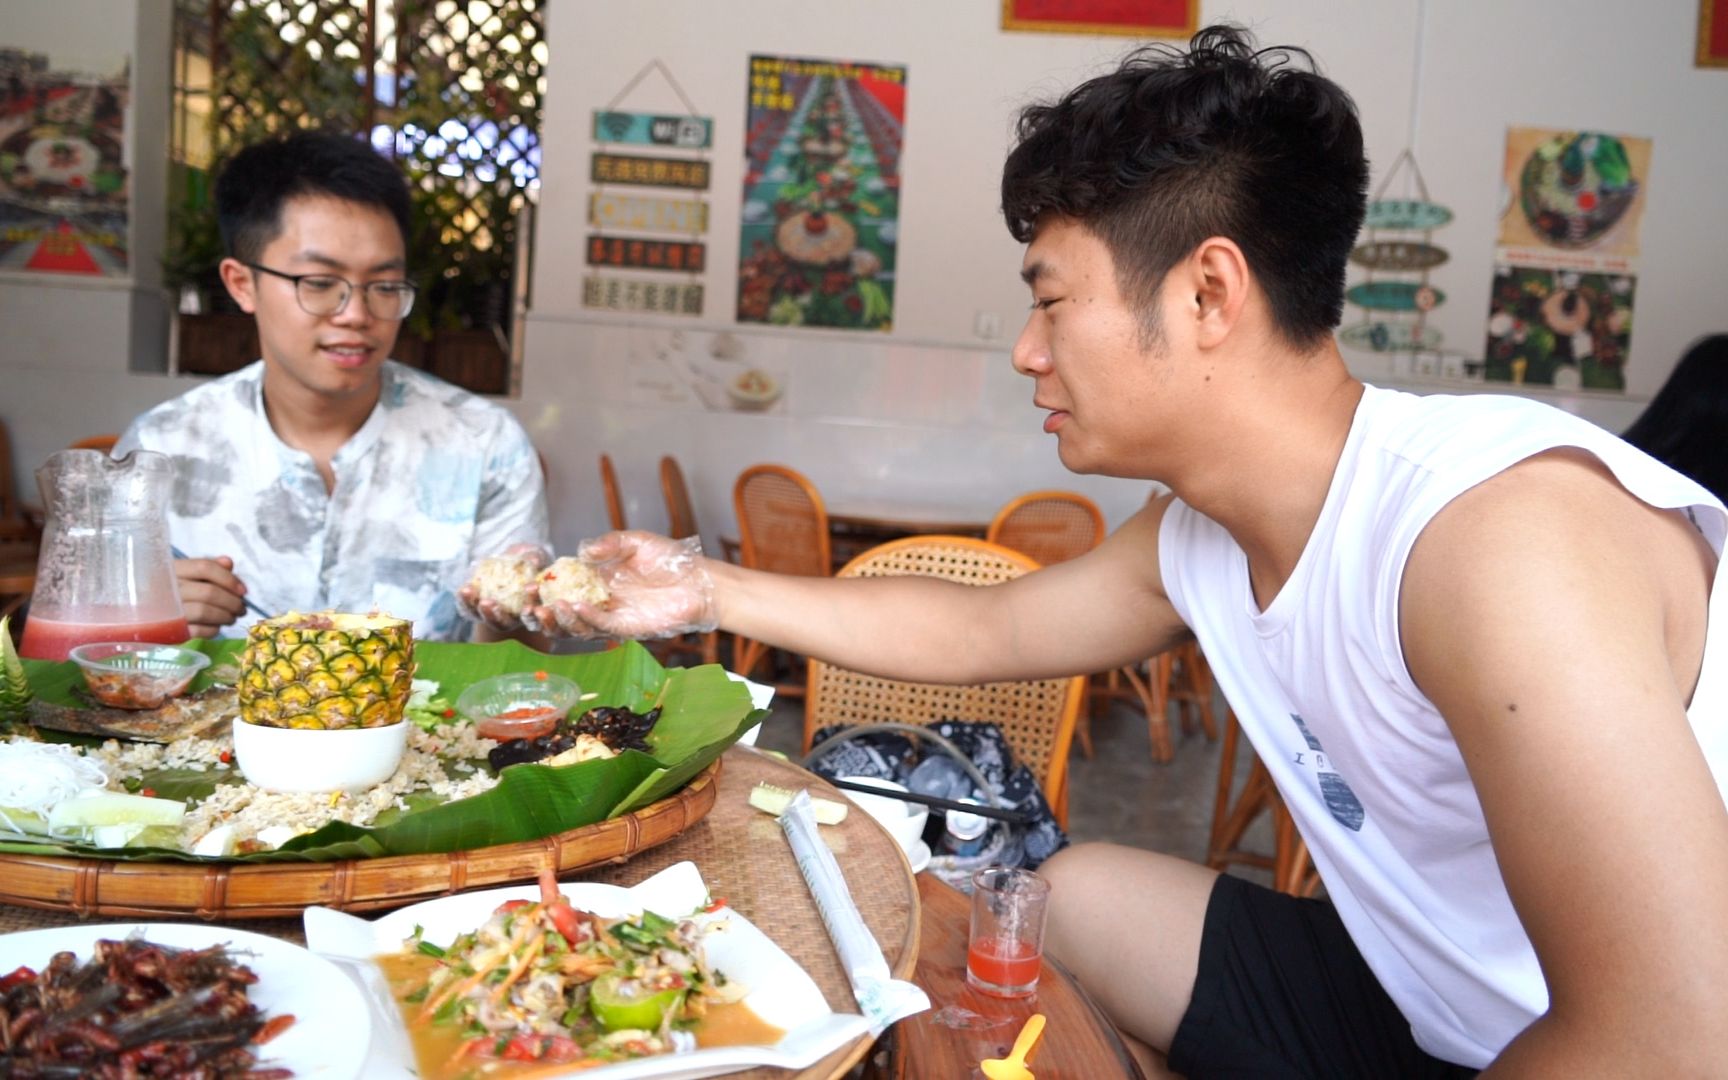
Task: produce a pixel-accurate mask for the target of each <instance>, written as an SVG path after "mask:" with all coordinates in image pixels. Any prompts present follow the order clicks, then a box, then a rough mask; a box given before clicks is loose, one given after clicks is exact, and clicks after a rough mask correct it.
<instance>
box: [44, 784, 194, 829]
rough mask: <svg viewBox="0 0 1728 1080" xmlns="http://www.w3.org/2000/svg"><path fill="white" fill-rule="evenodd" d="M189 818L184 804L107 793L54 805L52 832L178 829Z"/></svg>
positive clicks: (118, 793)
mask: <svg viewBox="0 0 1728 1080" xmlns="http://www.w3.org/2000/svg"><path fill="white" fill-rule="evenodd" d="M185 816H186V804H185V803H183V802H176V801H175V800H173V799H152V798H150V797H148V796H145V795H128V794H126V793H125V792H120V791H103V792H98V793H96V794H94V795H81V796H79V797H78V798H75V799H65V800H63V801H61V802H58V803H56V804H54V809H52V810H50V811H48V828H49V829H50V830H52V831H54V832H56V833H59V832H62V831H65V830H71V829H93V828H96V827H97V826H101V825H178V824H180V819H181V818H183V817H185Z"/></svg>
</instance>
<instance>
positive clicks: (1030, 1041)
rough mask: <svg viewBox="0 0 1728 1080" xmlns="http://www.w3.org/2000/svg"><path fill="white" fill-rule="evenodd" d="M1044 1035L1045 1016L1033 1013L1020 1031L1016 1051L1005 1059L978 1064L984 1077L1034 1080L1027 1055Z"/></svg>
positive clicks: (996, 1079) (1015, 1041) (985, 1060)
mask: <svg viewBox="0 0 1728 1080" xmlns="http://www.w3.org/2000/svg"><path fill="white" fill-rule="evenodd" d="M1043 1034H1044V1014H1043V1013H1033V1014H1032V1015H1031V1016H1029V1017H1027V1018H1026V1026H1025V1027H1023V1028H1021V1029H1020V1037H1019V1038H1017V1039H1015V1040H1014V1051H1013V1053H1011V1054H1009V1055H1008V1056H1007V1057H1005V1058H985V1059H984V1060H983V1061H980V1062H979V1063H978V1067H979V1068H980V1069H983V1070H984V1075H985V1076H987V1077H989V1078H990V1080H1032V1070H1031V1069H1028V1068H1027V1067H1026V1055H1028V1054H1030V1053H1031V1052H1032V1048H1033V1047H1034V1046H1036V1045H1037V1044H1038V1037H1039V1036H1040V1035H1043Z"/></svg>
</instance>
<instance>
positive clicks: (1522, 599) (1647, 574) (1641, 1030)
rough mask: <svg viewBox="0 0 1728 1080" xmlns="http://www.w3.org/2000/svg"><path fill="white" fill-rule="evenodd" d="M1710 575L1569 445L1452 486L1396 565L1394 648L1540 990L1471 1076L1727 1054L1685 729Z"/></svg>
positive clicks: (1666, 519)
mask: <svg viewBox="0 0 1728 1080" xmlns="http://www.w3.org/2000/svg"><path fill="white" fill-rule="evenodd" d="M1714 565H1715V558H1714V556H1713V555H1712V554H1711V553H1710V552H1709V550H1708V549H1707V548H1706V547H1705V546H1704V544H1703V542H1702V540H1701V539H1700V538H1699V537H1698V535H1697V532H1696V530H1695V529H1693V528H1692V526H1691V525H1690V524H1689V523H1688V522H1686V520H1685V519H1684V518H1683V517H1682V516H1681V515H1679V514H1677V513H1673V512H1664V511H1658V510H1654V509H1652V508H1650V507H1648V506H1646V505H1644V504H1642V503H1640V502H1638V501H1637V500H1635V499H1634V498H1632V497H1631V496H1630V495H1629V494H1627V493H1626V492H1625V491H1624V490H1623V489H1622V488H1620V486H1619V485H1618V483H1617V482H1616V481H1615V480H1614V479H1613V478H1612V476H1611V475H1610V474H1608V473H1607V471H1606V470H1605V469H1604V468H1602V467H1601V466H1600V465H1599V464H1598V463H1596V462H1595V461H1594V459H1591V458H1587V457H1586V456H1584V455H1581V454H1578V453H1576V452H1559V453H1552V454H1547V455H1543V456H1541V457H1538V458H1534V459H1531V460H1529V461H1526V462H1524V463H1522V464H1520V465H1518V466H1516V467H1514V468H1512V469H1510V470H1508V471H1507V472H1505V473H1503V474H1501V475H1500V476H1498V477H1495V478H1494V479H1492V480H1490V481H1488V482H1486V483H1484V484H1482V485H1481V486H1479V487H1478V488H1476V489H1473V490H1472V491H1470V492H1467V493H1465V494H1464V495H1463V496H1461V497H1460V498H1459V499H1457V500H1456V501H1455V502H1453V503H1452V504H1451V505H1450V506H1448V507H1447V508H1446V509H1445V510H1444V511H1442V512H1441V513H1440V514H1439V515H1438V516H1437V517H1436V518H1435V520H1434V521H1433V522H1432V523H1431V524H1430V525H1429V527H1428V528H1427V530H1426V531H1425V532H1424V533H1423V535H1422V537H1421V538H1420V539H1419V540H1418V542H1417V544H1416V547H1415V550H1414V551H1413V552H1412V555H1411V558H1410V563H1409V567H1408V570H1407V572H1406V574H1405V579H1404V585H1403V594H1402V611H1401V627H1402V632H1403V638H1404V651H1405V656H1406V659H1407V661H1408V664H1409V667H1410V671H1411V673H1412V675H1413V676H1414V678H1415V680H1416V682H1417V684H1418V685H1419V686H1420V687H1421V688H1422V690H1423V691H1424V693H1426V694H1427V695H1428V697H1429V698H1430V699H1431V700H1432V701H1433V702H1434V703H1435V705H1436V706H1438V707H1439V709H1440V711H1441V712H1442V714H1443V715H1445V717H1446V718H1447V721H1448V723H1449V725H1450V726H1451V728H1452V731H1453V733H1454V736H1455V737H1456V739H1457V741H1458V745H1459V749H1460V751H1461V752H1462V754H1463V757H1464V760H1465V763H1466V765H1467V766H1468V768H1469V770H1470V774H1471V777H1472V779H1473V780H1474V782H1475V785H1476V789H1477V793H1478V797H1479V798H1480V800H1481V803H1482V808H1483V812H1484V814H1485V815H1486V818H1487V822H1488V827H1489V832H1490V835H1491V837H1492V838H1493V842H1494V849H1495V853H1496V856H1497V858H1498V860H1499V863H1500V867H1501V871H1502V873H1503V875H1504V877H1505V880H1506V884H1507V888H1508V891H1509V893H1510V896H1511V899H1512V902H1513V905H1514V906H1515V908H1516V909H1517V911H1518V915H1519V918H1520V919H1521V920H1522V922H1523V924H1524V928H1525V931H1526V932H1527V933H1528V934H1529V936H1530V939H1531V942H1532V944H1533V945H1534V947H1535V949H1536V953H1537V956H1538V958H1539V959H1540V961H1541V964H1542V969H1543V973H1544V975H1545V977H1546V979H1547V983H1548V989H1549V994H1550V1007H1549V1010H1548V1012H1547V1014H1546V1015H1544V1016H1543V1017H1542V1018H1540V1019H1539V1020H1538V1021H1536V1022H1535V1023H1534V1024H1532V1025H1531V1026H1530V1027H1529V1028H1528V1029H1526V1031H1525V1032H1524V1033H1523V1034H1521V1035H1520V1036H1519V1037H1518V1038H1517V1039H1515V1040H1514V1041H1513V1043H1512V1044H1511V1045H1510V1046H1509V1047H1508V1048H1507V1050H1506V1052H1505V1053H1504V1054H1503V1055H1502V1057H1501V1058H1500V1060H1498V1061H1497V1062H1496V1063H1495V1065H1494V1067H1493V1068H1492V1069H1490V1070H1489V1072H1490V1073H1493V1074H1497V1075H1498V1074H1505V1075H1525V1074H1532V1075H1534V1074H1540V1075H1544V1076H1584V1075H1592V1074H1600V1073H1601V1072H1602V1071H1603V1070H1605V1069H1607V1070H1610V1071H1612V1072H1613V1073H1614V1074H1615V1075H1618V1076H1634V1075H1651V1076H1665V1077H1666V1076H1682V1075H1705V1074H1707V1073H1708V1072H1710V1071H1711V1070H1713V1069H1718V1068H1720V1067H1721V1063H1722V1062H1723V1061H1728V1024H1724V1023H1723V1022H1722V1018H1723V1017H1724V1016H1728V978H1725V977H1724V972H1728V905H1725V904H1724V903H1723V897H1725V896H1728V809H1724V806H1723V800H1722V795H1721V793H1720V792H1719V791H1718V789H1717V787H1716V784H1715V781H1714V779H1713V778H1712V776H1711V773H1710V770H1709V768H1708V766H1707V764H1706V762H1705V759H1704V756H1703V754H1702V752H1701V751H1700V749H1699V747H1698V744H1697V741H1696V739H1695V738H1694V737H1693V735H1692V732H1691V730H1690V728H1689V726H1688V722H1687V718H1686V703H1687V701H1688V700H1689V699H1690V695H1691V692H1692V688H1693V686H1694V685H1695V684H1696V681H1697V678H1698V671H1699V664H1700V663H1701V657H1702V649H1703V637H1704V624H1705V620H1706V618H1707V616H1706V604H1707V597H1708V591H1709V582H1710V580H1711V575H1712V573H1713V571H1714ZM1723 629H1725V628H1718V632H1722V631H1723Z"/></svg>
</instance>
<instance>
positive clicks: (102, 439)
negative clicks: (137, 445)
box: [66, 435, 120, 454]
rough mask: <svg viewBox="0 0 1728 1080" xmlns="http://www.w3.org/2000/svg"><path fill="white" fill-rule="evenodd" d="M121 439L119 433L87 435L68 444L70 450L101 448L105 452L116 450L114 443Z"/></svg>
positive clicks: (110, 452) (109, 452)
mask: <svg viewBox="0 0 1728 1080" xmlns="http://www.w3.org/2000/svg"><path fill="white" fill-rule="evenodd" d="M119 441H120V436H119V435H87V436H85V437H84V438H82V439H79V440H78V441H77V442H75V443H73V444H72V445H70V446H68V447H67V448H66V449H68V450H100V451H102V452H103V453H104V454H112V453H113V452H114V444H115V443H117V442H119Z"/></svg>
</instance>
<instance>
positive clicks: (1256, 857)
mask: <svg viewBox="0 0 1728 1080" xmlns="http://www.w3.org/2000/svg"><path fill="white" fill-rule="evenodd" d="M1240 739H1241V728H1240V726H1239V725H1238V724H1237V723H1236V717H1235V715H1234V714H1226V715H1225V717H1224V740H1223V746H1221V747H1220V748H1219V762H1218V788H1217V794H1216V797H1215V798H1214V800H1213V804H1212V836H1211V839H1210V840H1209V841H1208V843H1207V852H1206V865H1207V866H1209V867H1211V868H1212V869H1214V870H1223V869H1224V868H1225V867H1227V866H1229V865H1230V864H1231V863H1242V864H1244V865H1247V866H1257V867H1260V868H1262V869H1266V870H1270V871H1272V887H1273V888H1274V889H1276V890H1278V891H1279V892H1282V893H1288V894H1289V895H1291V896H1313V895H1314V894H1315V893H1316V892H1317V891H1318V890H1319V888H1320V876H1319V874H1317V873H1315V871H1314V864H1313V861H1312V860H1310V859H1309V857H1308V845H1307V842H1306V841H1304V840H1303V839H1302V834H1301V832H1300V831H1298V830H1297V828H1296V819H1295V818H1294V817H1292V816H1291V814H1290V810H1289V808H1288V807H1286V806H1285V805H1284V800H1283V798H1281V797H1280V796H1279V794H1278V786H1277V785H1276V784H1274V783H1273V782H1272V774H1271V773H1269V772H1267V771H1266V766H1265V764H1264V763H1263V762H1261V761H1260V760H1259V759H1258V758H1256V759H1255V761H1254V764H1253V766H1252V768H1250V770H1249V772H1248V779H1247V781H1246V782H1244V783H1243V785H1242V791H1241V794H1239V795H1238V796H1237V797H1236V799H1235V801H1234V802H1232V801H1231V799H1230V789H1231V787H1232V786H1233V781H1234V779H1235V773H1236V748H1237V745H1238V743H1239V741H1240ZM1266 812H1270V813H1271V815H1272V836H1273V850H1272V854H1270V855H1266V854H1263V853H1261V852H1257V851H1247V850H1244V849H1243V848H1242V846H1241V844H1242V836H1243V834H1244V833H1246V832H1247V831H1248V827H1249V826H1250V825H1252V824H1253V823H1254V820H1255V819H1256V818H1258V817H1259V816H1260V815H1261V814H1262V813H1266Z"/></svg>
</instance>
